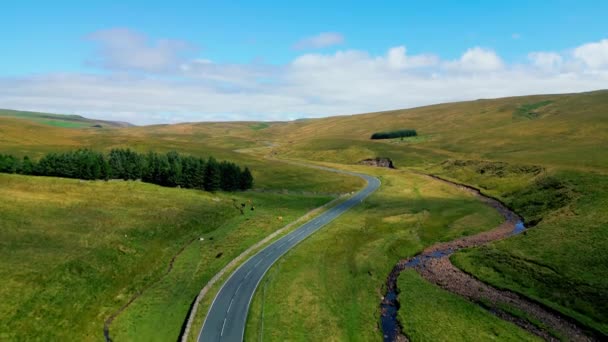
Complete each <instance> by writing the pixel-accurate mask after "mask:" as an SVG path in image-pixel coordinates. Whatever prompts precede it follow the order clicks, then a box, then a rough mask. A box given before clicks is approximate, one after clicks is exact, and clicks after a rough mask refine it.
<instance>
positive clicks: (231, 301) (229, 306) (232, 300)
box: [226, 291, 236, 314]
mask: <svg viewBox="0 0 608 342" xmlns="http://www.w3.org/2000/svg"><path fill="white" fill-rule="evenodd" d="M234 293H235V294H236V291H235V292H234ZM233 302H234V297H232V299H231V300H230V305H228V310H226V314H228V313H229V312H230V308H231V307H232V303H233Z"/></svg>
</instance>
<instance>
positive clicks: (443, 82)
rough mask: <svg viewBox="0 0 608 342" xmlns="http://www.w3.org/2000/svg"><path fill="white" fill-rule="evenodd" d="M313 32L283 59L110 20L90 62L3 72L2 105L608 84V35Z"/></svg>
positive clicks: (357, 108) (473, 93)
mask: <svg viewBox="0 0 608 342" xmlns="http://www.w3.org/2000/svg"><path fill="white" fill-rule="evenodd" d="M307 32H308V34H306V35H302V34H300V35H298V36H297V37H296V36H294V38H293V39H292V40H291V42H290V43H286V44H285V46H282V47H281V46H279V47H274V48H276V49H284V50H286V51H289V52H286V53H285V56H286V57H283V58H282V59H275V60H273V59H272V58H268V59H267V58H264V56H263V55H259V54H258V55H257V57H256V58H251V59H249V60H248V61H234V60H231V58H230V57H231V56H228V55H227V57H224V58H217V56H213V53H212V51H213V50H212V48H211V47H208V46H204V47H203V46H202V45H204V44H201V43H200V42H199V41H196V40H192V39H188V38H187V37H180V36H175V35H163V34H150V33H149V32H147V31H146V30H141V29H136V28H133V27H129V26H111V27H102V28H99V29H96V30H91V31H86V32H83V33H82V34H80V35H78V36H76V37H75V38H74V39H72V41H71V44H75V45H82V46H85V48H83V50H82V51H83V52H82V53H80V55H78V56H76V57H75V58H77V59H80V64H79V65H78V67H73V68H70V67H66V68H64V69H62V68H49V70H42V71H40V70H32V71H29V70H25V71H20V72H7V71H5V72H3V73H0V108H5V109H18V110H31V111H40V112H53V113H64V114H79V115H83V116H86V117H90V118H96V119H106V120H120V121H128V122H131V123H134V124H156V123H176V122H191V121H235V120H237V121H239V120H248V121H249V120H264V121H286V120H294V119H298V118H304V117H306V118H315V117H325V116H332V115H347V114H356V113H365V112H375V111H382V110H390V109H400V108H412V107H418V106H423V105H430V104H436V103H443V102H452V101H463V100H474V99H479V98H497V97H505V96H517V95H532V94H549V93H572V92H582V91H591V90H599V89H605V88H608V38H600V39H588V40H580V39H579V40H577V43H575V44H571V45H568V46H564V47H563V48H561V49H553V48H545V47H544V44H543V42H542V41H535V42H534V44H530V43H527V44H526V47H527V48H526V47H524V48H520V50H521V51H520V52H518V53H516V54H514V55H511V56H508V57H505V56H502V55H501V53H500V52H499V51H498V50H497V49H496V48H495V47H494V46H493V45H492V44H488V43H487V42H485V41H480V42H479V43H476V42H475V37H473V38H471V39H468V41H470V44H468V45H464V44H460V45H459V46H456V47H454V48H453V49H452V50H453V51H450V52H449V53H445V52H444V51H442V46H441V45H437V46H436V48H434V49H433V48H428V49H427V46H426V45H427V44H424V42H421V41H410V40H409V39H407V38H405V37H399V36H397V37H395V38H394V39H391V42H393V44H383V45H380V44H377V45H375V46H373V47H370V48H364V47H360V46H359V45H358V44H353V45H351V44H350V43H351V42H353V41H357V39H356V37H355V36H353V35H352V34H349V33H348V32H342V31H339V30H334V29H331V30H315V31H312V30H309V31H307ZM525 39H527V35H526V33H524V32H519V31H518V32H512V33H509V34H508V35H507V34H505V38H504V40H505V41H507V40H509V41H511V42H510V43H509V44H518V42H519V41H522V40H525ZM480 40H482V39H480ZM251 44H259V43H256V42H255V41H254V42H251ZM242 49H243V51H247V49H248V48H247V45H246V44H244V47H243V48H242ZM503 49H504V48H503ZM427 50H428V51H427ZM411 51H412V52H411ZM271 53H272V51H271V50H269V54H271Z"/></svg>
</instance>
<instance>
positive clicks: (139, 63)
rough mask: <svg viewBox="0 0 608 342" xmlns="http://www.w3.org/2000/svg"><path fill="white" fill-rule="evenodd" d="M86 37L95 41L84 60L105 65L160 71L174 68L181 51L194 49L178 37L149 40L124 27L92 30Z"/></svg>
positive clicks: (185, 51)
mask: <svg viewBox="0 0 608 342" xmlns="http://www.w3.org/2000/svg"><path fill="white" fill-rule="evenodd" d="M87 39H88V40H90V41H92V42H94V43H96V44H97V49H96V50H95V54H94V55H93V56H92V57H91V58H90V59H89V60H88V62H89V63H90V64H92V65H95V66H98V67H102V68H106V69H122V70H143V71H164V70H168V69H171V68H174V67H175V66H176V65H178V64H179V62H180V61H181V60H182V59H183V58H184V55H186V54H187V53H191V52H193V51H195V50H196V48H195V47H194V45H192V44H189V43H187V42H185V41H182V40H176V39H159V40H156V41H150V39H149V38H148V37H147V36H146V35H144V34H142V33H139V32H136V31H132V30H130V29H126V28H114V29H109V30H101V31H97V32H93V33H91V34H90V35H88V36H87Z"/></svg>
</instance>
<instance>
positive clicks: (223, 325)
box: [220, 317, 226, 336]
mask: <svg viewBox="0 0 608 342" xmlns="http://www.w3.org/2000/svg"><path fill="white" fill-rule="evenodd" d="M225 326H226V317H224V324H222V331H221V332H220V336H224V327H225Z"/></svg>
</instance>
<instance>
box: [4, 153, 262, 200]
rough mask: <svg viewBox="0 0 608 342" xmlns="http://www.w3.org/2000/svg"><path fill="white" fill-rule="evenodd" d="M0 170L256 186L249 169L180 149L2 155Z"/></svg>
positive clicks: (193, 184)
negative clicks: (33, 156) (34, 157)
mask: <svg viewBox="0 0 608 342" xmlns="http://www.w3.org/2000/svg"><path fill="white" fill-rule="evenodd" d="M0 172H4V173H20V174H25V175H39V176H55V177H67V178H79V179H105V180H108V179H124V180H129V179H131V180H136V179H141V180H142V181H144V182H148V183H153V184H158V185H162V186H171V187H176V186H180V187H182V188H191V189H203V190H207V191H216V190H220V189H221V190H224V191H236V190H246V189H250V188H251V187H252V186H253V177H252V175H251V172H250V171H249V169H248V168H245V169H244V170H243V169H241V168H240V167H239V166H238V165H236V164H234V163H231V162H227V161H222V162H218V161H216V160H215V158H213V157H209V159H207V160H205V159H202V158H196V157H193V156H183V155H180V154H179V153H177V152H168V153H166V154H159V153H155V152H148V153H147V154H141V153H137V152H134V151H131V150H129V149H113V150H111V151H110V153H109V154H108V155H107V156H106V155H104V154H103V153H100V152H95V151H92V150H89V149H80V150H77V151H72V152H65V153H49V154H47V155H45V156H44V157H42V158H41V159H40V160H39V161H38V162H35V161H33V160H31V159H30V158H28V157H27V156H26V157H23V159H19V158H16V157H14V156H12V155H3V154H0Z"/></svg>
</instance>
